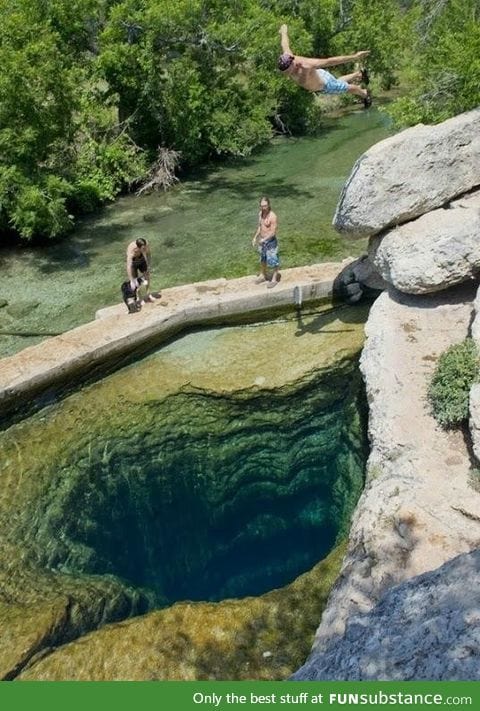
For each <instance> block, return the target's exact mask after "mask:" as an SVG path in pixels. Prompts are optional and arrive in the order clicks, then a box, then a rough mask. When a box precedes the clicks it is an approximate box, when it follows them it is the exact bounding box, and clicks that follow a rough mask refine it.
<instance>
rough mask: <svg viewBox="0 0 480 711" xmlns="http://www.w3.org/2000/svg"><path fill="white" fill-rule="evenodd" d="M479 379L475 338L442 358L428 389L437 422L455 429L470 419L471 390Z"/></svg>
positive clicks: (449, 351)
mask: <svg viewBox="0 0 480 711" xmlns="http://www.w3.org/2000/svg"><path fill="white" fill-rule="evenodd" d="M478 377H479V357H478V352H477V348H476V346H475V343H474V341H473V340H472V339H471V338H467V339H465V341H463V342H462V343H459V344H457V345H455V346H452V347H451V348H449V349H448V350H446V351H445V352H444V353H442V355H441V356H440V358H439V360H438V364H437V367H436V369H435V373H434V375H433V378H432V381H431V383H430V386H429V389H428V398H429V401H430V404H431V406H432V411H433V414H434V416H435V419H436V420H437V421H438V422H439V423H440V424H441V425H443V426H444V427H453V426H455V425H459V424H461V423H462V422H465V421H466V420H467V418H468V398H469V394H470V388H471V387H472V385H473V383H474V382H476V381H477V380H478Z"/></svg>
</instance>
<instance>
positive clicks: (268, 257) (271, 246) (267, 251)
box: [259, 236, 280, 269]
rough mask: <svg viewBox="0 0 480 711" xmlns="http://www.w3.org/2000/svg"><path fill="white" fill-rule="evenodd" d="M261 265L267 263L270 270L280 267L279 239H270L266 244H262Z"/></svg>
mask: <svg viewBox="0 0 480 711" xmlns="http://www.w3.org/2000/svg"><path fill="white" fill-rule="evenodd" d="M259 251H260V263H262V262H263V263H266V265H267V267H270V269H276V268H277V267H279V266H280V260H279V258H278V242H277V238H276V237H275V236H274V237H270V239H268V240H267V241H266V242H262V243H261V244H260V250H259Z"/></svg>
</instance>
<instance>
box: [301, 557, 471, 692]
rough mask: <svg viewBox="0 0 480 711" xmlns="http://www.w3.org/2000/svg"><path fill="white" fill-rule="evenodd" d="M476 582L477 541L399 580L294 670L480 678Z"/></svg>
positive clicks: (353, 677) (340, 675)
mask: <svg viewBox="0 0 480 711" xmlns="http://www.w3.org/2000/svg"><path fill="white" fill-rule="evenodd" d="M466 581H468V585H465V582H466ZM479 586H480V549H478V550H476V551H475V552H473V553H467V554H464V555H460V556H457V557H456V558H455V559H454V560H452V561H449V562H448V563H446V564H445V565H443V566H441V567H440V568H437V570H435V571H433V572H430V573H425V574H424V575H421V576H418V577H416V578H413V579H412V580H409V581H408V582H406V583H402V584H401V585H398V586H397V587H395V588H393V589H392V590H390V591H389V592H388V593H387V594H386V595H385V596H384V597H383V598H382V600H381V601H380V602H379V603H378V605H376V607H374V608H373V610H371V611H370V612H369V613H368V614H367V615H358V616H356V617H353V618H352V619H350V620H349V621H348V624H347V629H346V632H345V635H344V637H343V638H342V640H341V641H340V642H338V643H331V644H330V645H328V647H327V649H326V650H325V651H324V652H323V654H321V655H319V656H318V657H316V658H314V659H313V660H312V661H311V662H310V663H309V664H307V665H305V667H303V669H302V670H301V672H299V673H298V674H297V675H296V678H297V679H299V680H306V679H308V680H315V681H320V680H348V681H357V680H366V679H382V680H383V679H397V680H416V681H419V680H432V679H438V680H446V681H452V680H468V679H477V680H478V679H480V608H479V604H478V589H479Z"/></svg>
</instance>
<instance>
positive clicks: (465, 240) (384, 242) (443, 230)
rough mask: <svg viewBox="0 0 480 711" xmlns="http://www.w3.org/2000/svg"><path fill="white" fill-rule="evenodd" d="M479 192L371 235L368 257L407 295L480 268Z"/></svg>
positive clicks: (432, 289) (439, 287)
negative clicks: (479, 237) (380, 233)
mask: <svg viewBox="0 0 480 711" xmlns="http://www.w3.org/2000/svg"><path fill="white" fill-rule="evenodd" d="M479 234H480V192H479V191H475V192H474V193H471V194H470V195H469V196H468V197H467V196H465V197H464V198H463V199H461V200H455V201H454V202H452V203H450V204H449V205H448V206H447V207H445V208H439V209H437V210H432V211H431V212H428V213H427V214H426V215H422V216H421V217H419V218H418V219H417V220H413V221H412V222H408V223H407V224H405V225H400V226H399V227H396V228H395V229H393V230H390V231H388V232H386V233H383V234H382V235H378V236H376V237H374V238H372V240H371V243H370V247H369V256H370V259H371V260H372V261H373V262H374V264H375V266H376V267H377V269H378V270H379V272H380V274H381V275H382V276H383V278H384V279H385V280H386V281H387V282H389V283H390V284H393V285H394V286H395V288H396V289H399V290H400V291H403V292H405V293H407V294H427V293H430V292H435V291H441V290H442V289H446V288H448V287H450V286H453V285H454V284H460V283H461V282H463V281H466V280H468V279H470V278H472V277H474V276H475V275H476V274H477V273H478V271H479V270H480V252H479V250H478V235H479Z"/></svg>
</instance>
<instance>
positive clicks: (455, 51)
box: [390, 0, 480, 125]
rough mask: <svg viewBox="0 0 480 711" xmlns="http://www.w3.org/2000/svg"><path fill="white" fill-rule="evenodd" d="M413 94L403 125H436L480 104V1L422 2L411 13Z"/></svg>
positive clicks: (403, 105)
mask: <svg viewBox="0 0 480 711" xmlns="http://www.w3.org/2000/svg"><path fill="white" fill-rule="evenodd" d="M410 18H411V19H410V36H411V37H412V39H413V40H414V41H413V43H412V44H413V46H412V51H411V57H410V69H409V80H410V84H411V90H410V91H409V93H408V96H405V97H402V98H401V99H399V100H398V101H397V102H395V104H394V105H393V107H392V109H391V112H390V113H391V114H392V116H393V117H394V119H395V120H396V121H397V123H398V124H399V125H413V124H415V123H418V122H424V123H436V122H439V121H443V120H445V119H446V118H449V117H451V116H454V115H456V114H459V113H462V112H463V111H468V110H469V109H472V108H475V107H476V106H478V105H479V104H480V83H479V81H478V77H479V72H480V0H421V1H420V0H419V1H418V2H416V3H414V4H413V5H412V7H411V9H410Z"/></svg>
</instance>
